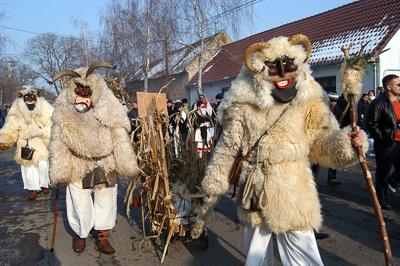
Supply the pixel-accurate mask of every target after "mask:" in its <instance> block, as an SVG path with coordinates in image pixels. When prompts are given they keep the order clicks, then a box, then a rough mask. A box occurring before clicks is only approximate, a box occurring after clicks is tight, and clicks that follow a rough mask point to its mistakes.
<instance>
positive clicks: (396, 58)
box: [379, 30, 400, 86]
mask: <svg viewBox="0 0 400 266" xmlns="http://www.w3.org/2000/svg"><path fill="white" fill-rule="evenodd" d="M387 48H390V50H388V51H386V52H384V53H383V54H381V55H380V56H379V61H380V69H379V86H382V78H383V77H384V76H386V75H388V74H396V75H399V76H400V31H399V30H398V31H397V32H396V33H395V35H394V36H393V37H392V39H390V41H389V42H388V44H387V45H386V47H385V48H384V49H387Z"/></svg>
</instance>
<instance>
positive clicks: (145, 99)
mask: <svg viewBox="0 0 400 266" xmlns="http://www.w3.org/2000/svg"><path fill="white" fill-rule="evenodd" d="M136 99H137V105H138V113H139V118H144V117H147V115H148V114H149V113H154V112H155V111H157V112H160V113H165V114H168V111H167V94H165V93H153V92H139V91H138V92H137V93H136ZM154 105H155V106H154Z"/></svg>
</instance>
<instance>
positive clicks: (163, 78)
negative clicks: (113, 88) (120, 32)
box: [126, 31, 232, 100]
mask: <svg viewBox="0 0 400 266" xmlns="http://www.w3.org/2000/svg"><path fill="white" fill-rule="evenodd" d="M230 42H232V40H231V38H230V37H229V36H228V34H227V33H225V32H223V31H221V32H219V33H217V34H215V35H212V36H210V37H208V38H206V39H205V48H204V52H203V55H202V56H203V60H204V61H205V62H208V61H209V60H210V59H211V58H213V57H214V56H215V54H217V53H218V52H219V49H220V48H221V46H223V45H226V44H228V43H230ZM200 46H201V43H200V41H198V42H196V43H193V44H190V45H186V46H185V47H182V48H180V49H177V50H175V51H172V52H171V53H170V54H169V56H168V73H167V71H166V67H165V65H166V64H165V60H163V59H160V60H158V61H155V62H152V63H151V64H150V69H149V73H148V78H149V79H148V88H149V89H148V92H159V91H160V89H161V88H163V89H162V92H165V93H167V97H168V98H169V99H172V100H177V99H182V98H188V97H189V95H188V91H187V90H186V86H187V85H188V84H189V81H190V80H191V79H193V77H194V76H195V75H196V74H197V72H198V58H199V52H200ZM135 76H136V79H135V80H131V81H128V82H127V83H126V90H127V92H128V94H129V95H130V98H131V99H135V97H136V92H137V91H143V90H144V73H143V71H142V70H139V71H138V72H137V74H136V75H135Z"/></svg>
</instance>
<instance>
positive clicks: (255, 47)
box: [244, 42, 271, 73]
mask: <svg viewBox="0 0 400 266" xmlns="http://www.w3.org/2000/svg"><path fill="white" fill-rule="evenodd" d="M270 46H271V45H270V44H269V43H266V42H257V43H253V44H252V45H250V47H249V48H247V50H246V53H245V54H244V64H245V65H246V67H247V68H248V69H249V70H250V71H251V72H253V73H258V72H260V71H258V70H257V69H256V68H255V67H254V66H253V65H252V64H251V59H252V57H253V54H254V53H255V52H260V51H261V50H262V49H264V48H269V47H270Z"/></svg>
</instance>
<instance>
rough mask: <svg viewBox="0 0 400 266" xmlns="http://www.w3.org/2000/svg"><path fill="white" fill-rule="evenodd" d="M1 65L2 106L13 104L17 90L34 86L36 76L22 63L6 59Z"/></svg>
mask: <svg viewBox="0 0 400 266" xmlns="http://www.w3.org/2000/svg"><path fill="white" fill-rule="evenodd" d="M0 61H1V65H0V106H3V105H4V104H6V103H11V102H12V101H13V100H14V98H15V94H16V91H17V88H18V87H20V86H22V85H25V84H32V83H33V81H34V80H35V78H36V76H35V74H34V73H33V71H32V70H31V69H30V68H29V67H28V66H27V65H25V64H24V63H22V62H21V61H18V60H16V59H14V58H10V57H4V58H2V59H1V60H0Z"/></svg>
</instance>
